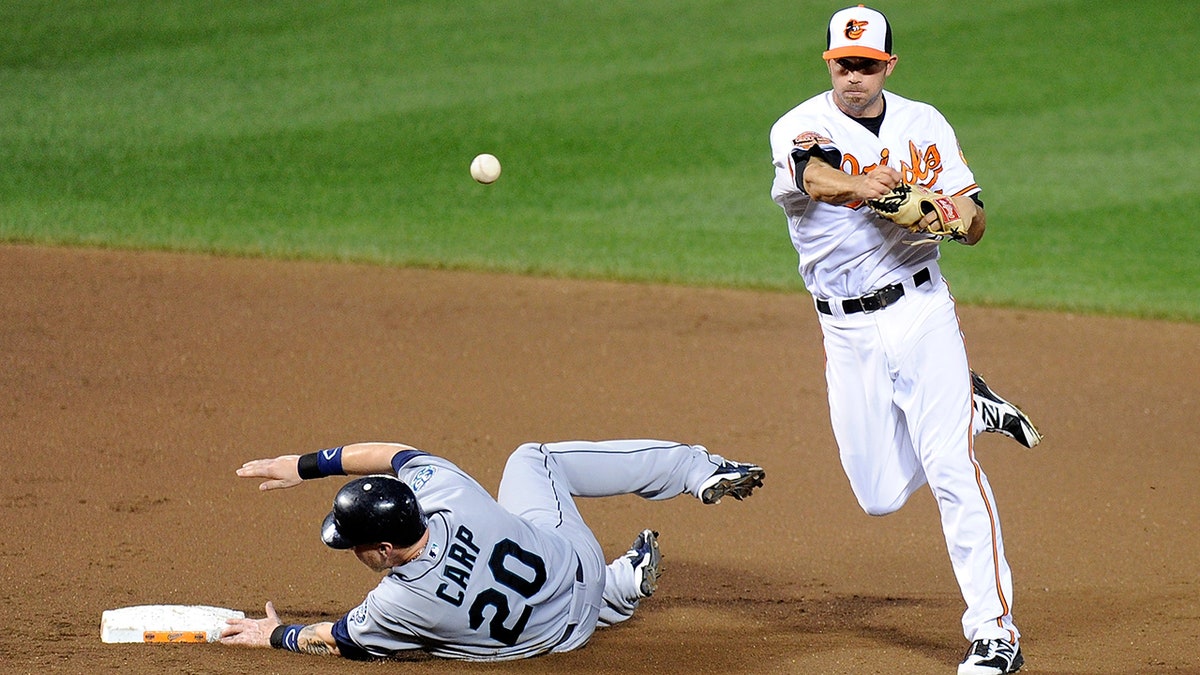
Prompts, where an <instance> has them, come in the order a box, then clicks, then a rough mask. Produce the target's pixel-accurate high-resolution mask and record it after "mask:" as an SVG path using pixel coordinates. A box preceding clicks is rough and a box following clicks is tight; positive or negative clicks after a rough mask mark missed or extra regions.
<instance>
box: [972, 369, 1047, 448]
mask: <svg viewBox="0 0 1200 675" xmlns="http://www.w3.org/2000/svg"><path fill="white" fill-rule="evenodd" d="M971 389H972V393H973V396H972V403H973V404H974V408H975V417H974V418H973V419H972V422H971V429H972V431H974V433H975V435H976V436H978V435H979V434H981V433H983V432H985V431H990V432H992V433H997V434H1001V435H1003V436H1008V437H1009V438H1011V439H1013V440H1014V441H1016V442H1018V443H1020V444H1021V445H1023V446H1025V447H1027V448H1032V447H1034V446H1036V445H1037V444H1038V443H1041V442H1042V434H1041V432H1040V431H1038V430H1037V427H1035V426H1033V420H1031V419H1029V415H1026V414H1025V412H1024V411H1023V410H1021V409H1020V408H1018V407H1017V406H1016V404H1014V403H1011V402H1009V401H1008V400H1006V399H1005V398H1003V397H1002V396H1000V395H999V394H997V393H996V392H995V391H993V390H992V388H991V387H990V386H988V383H987V382H986V381H985V380H984V379H983V376H981V375H980V374H979V373H976V372H975V371H971Z"/></svg>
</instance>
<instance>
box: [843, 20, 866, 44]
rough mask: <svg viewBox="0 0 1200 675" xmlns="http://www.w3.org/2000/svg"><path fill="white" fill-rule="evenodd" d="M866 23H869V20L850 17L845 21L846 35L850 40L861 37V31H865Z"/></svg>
mask: <svg viewBox="0 0 1200 675" xmlns="http://www.w3.org/2000/svg"><path fill="white" fill-rule="evenodd" d="M868 23H870V22H869V21H858V20H856V19H850V20H849V21H847V22H846V37H847V38H849V39H851V40H857V39H859V38H861V37H862V36H863V33H865V32H867V24H868Z"/></svg>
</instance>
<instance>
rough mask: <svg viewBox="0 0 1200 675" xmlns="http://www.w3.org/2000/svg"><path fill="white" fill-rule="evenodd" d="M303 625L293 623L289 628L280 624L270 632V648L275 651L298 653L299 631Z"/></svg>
mask: <svg viewBox="0 0 1200 675" xmlns="http://www.w3.org/2000/svg"><path fill="white" fill-rule="evenodd" d="M302 628H304V626H303V625H301V624H298V623H295V624H292V625H290V626H285V625H283V624H280V625H278V626H276V627H275V630H273V631H271V646H272V647H274V648H275V649H286V650H288V651H289V652H299V651H300V630H301V629H302Z"/></svg>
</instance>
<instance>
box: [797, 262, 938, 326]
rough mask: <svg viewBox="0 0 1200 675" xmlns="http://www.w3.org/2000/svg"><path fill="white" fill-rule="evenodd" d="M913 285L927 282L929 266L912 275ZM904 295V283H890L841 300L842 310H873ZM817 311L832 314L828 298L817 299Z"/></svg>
mask: <svg viewBox="0 0 1200 675" xmlns="http://www.w3.org/2000/svg"><path fill="white" fill-rule="evenodd" d="M912 279H913V285H914V286H920V285H922V284H927V283H929V281H930V279H931V277H930V274H929V268H928V267H925V268H922V269H921V271H920V272H917V273H916V274H914V275H913V277H912ZM903 297H904V285H903V284H892V285H891V286H884V287H883V288H881V289H879V290H877V291H875V292H873V293H867V294H866V295H864V296H862V297H861V298H851V299H850V300H843V301H842V311H843V312H844V313H846V314H857V313H858V312H874V311H877V310H880V309H883V308H884V307H887V306H888V305H891V304H893V303H895V302H896V301H897V300H899V299H900V298H903ZM817 311H818V312H820V313H822V314H829V315H832V314H833V310H832V309H831V308H830V307H829V301H828V300H817Z"/></svg>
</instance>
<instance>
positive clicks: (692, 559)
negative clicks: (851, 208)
mask: <svg viewBox="0 0 1200 675" xmlns="http://www.w3.org/2000/svg"><path fill="white" fill-rule="evenodd" d="M0 278H2V279H3V281H2V285H0V288H3V294H2V296H0V303H2V304H0V308H2V314H0V317H2V318H0V341H2V342H0V344H3V349H2V351H0V354H2V356H3V375H2V377H3V383H4V386H3V398H2V400H0V429H2V430H3V438H4V443H5V451H6V461H5V463H4V464H5V468H4V473H5V478H4V480H3V481H2V482H0V486H2V487H0V513H3V517H4V529H5V534H4V537H3V538H2V539H0V568H2V569H3V580H4V586H3V591H2V596H0V597H2V598H3V603H2V607H3V617H2V621H3V625H4V626H5V629H4V631H3V632H2V633H0V670H3V671H5V672H20V673H40V672H47V671H57V672H78V673H83V672H97V671H119V672H123V673H134V674H142V673H163V672H180V673H218V672H220V673H224V672H258V673H276V672H287V673H301V674H304V673H383V672H400V671H401V670H403V671H404V672H408V673H414V672H415V673H449V672H488V673H507V672H512V673H517V672H520V673H564V672H566V673H605V672H639V673H655V674H657V675H669V674H672V673H680V674H684V673H686V674H688V675H694V674H695V673H885V672H886V673H895V672H906V673H908V672H911V673H948V672H953V666H954V664H955V663H956V662H957V661H958V659H959V658H960V655H961V653H962V651H963V650H964V649H965V648H966V642H965V640H964V639H963V637H962V635H961V632H960V627H959V616H960V614H961V612H962V601H961V599H960V597H959V595H958V591H957V586H956V585H955V582H954V578H953V575H952V572H951V569H950V564H949V560H948V557H947V553H946V548H945V544H944V541H943V539H942V536H941V531H940V527H939V525H938V521H937V517H936V510H935V505H934V503H933V500H932V498H931V497H930V495H929V493H928V492H927V491H925V492H922V493H920V494H919V495H918V496H917V497H915V498H914V499H913V500H912V501H911V502H910V503H909V504H908V505H907V506H906V507H905V508H904V509H902V510H901V511H900V512H899V513H896V514H894V515H891V516H888V517H885V518H872V517H869V516H867V515H865V514H864V513H863V512H862V511H861V510H860V509H859V508H858V506H857V504H856V502H855V501H854V497H853V495H852V494H851V492H850V488H849V486H848V484H847V481H846V479H845V477H844V476H843V474H842V471H841V467H840V465H839V464H838V458H837V449H836V447H835V445H834V442H833V438H832V433H831V431H830V428H829V421H828V408H827V404H826V401H825V383H824V376H823V373H822V369H823V365H824V357H823V352H822V348H821V339H820V330H819V328H818V326H817V321H816V317H815V314H814V312H813V309H812V305H811V301H810V299H809V297H808V296H807V295H804V294H785V293H755V292H743V291H731V290H708V289H694V288H681V287H662V286H649V285H638V284H621V283H603V282H583V281H570V280H560V279H546V278H525V277H519V276H504V275H490V274H476V273H464V272H452V271H424V270H405V269H386V268H379V267H370V266H359V265H326V264H315V263H301V262H269V261H262V260H245V259H223V258H214V257H207V256H197V255H174V254H164V253H128V252H113V251H98V250H75V249H54V248H41V247H31V246H3V247H0ZM952 281H953V280H952ZM960 314H961V317H962V325H963V330H964V333H965V335H966V337H967V348H968V351H969V354H970V355H971V360H972V366H973V367H974V368H975V369H977V370H979V371H980V372H982V373H983V374H984V375H985V376H986V377H987V378H988V382H989V383H990V384H992V385H993V387H994V388H995V389H996V390H997V391H998V392H1000V393H1001V394H1002V395H1005V396H1007V397H1009V398H1010V399H1012V400H1014V401H1016V402H1018V403H1020V404H1021V405H1022V407H1023V408H1025V410H1026V411H1027V412H1029V414H1030V415H1031V416H1032V417H1033V418H1034V419H1035V421H1036V422H1037V423H1038V425H1039V427H1040V428H1041V430H1042V431H1043V432H1044V433H1045V434H1046V440H1045V441H1044V442H1043V443H1042V445H1041V446H1039V447H1038V448H1037V449H1035V450H1032V451H1031V450H1026V449H1024V448H1021V447H1019V446H1018V445H1016V444H1015V443H1013V442H1012V441H1010V440H1008V439H1005V438H1003V437H1001V436H998V435H995V434H985V435H984V436H982V437H980V438H979V439H978V441H977V444H976V450H977V455H978V457H979V459H980V462H981V464H982V465H983V467H984V469H985V470H986V471H987V473H988V476H989V478H990V479H991V483H992V486H993V488H994V490H995V493H996V497H997V500H998V502H999V507H1000V515H1001V519H1002V522H1003V526H1004V539H1005V544H1006V547H1007V550H1008V558H1009V562H1010V563H1011V565H1012V567H1013V571H1014V578H1015V589H1016V599H1015V614H1016V619H1017V622H1018V625H1020V627H1021V629H1022V631H1023V632H1024V639H1023V648H1024V651H1025V655H1026V659H1027V665H1026V668H1025V671H1023V672H1028V673H1158V672H1162V673H1168V672H1169V673H1178V672H1200V651H1197V648H1196V645H1197V643H1198V641H1200V585H1198V583H1197V562H1198V561H1200V537H1197V520H1198V516H1200V496H1198V495H1197V487H1196V486H1197V484H1198V483H1200V460H1198V459H1197V450H1198V446H1200V433H1198V432H1197V419H1196V418H1197V407H1198V406H1200V383H1198V379H1197V375H1198V374H1200V368H1198V367H1197V365H1196V358H1197V355H1198V354H1200V349H1198V347H1200V325H1195V324H1179V323H1167V322H1154V321H1138V320H1132V319H1123V318H1098V317H1088V316H1078V315H1064V314H1055V313H1044V312H1032V311H1012V310H997V309H986V308H976V307H962V308H960ZM625 437H654V438H666V439H671V440H679V441H686V442H690V443H697V444H702V445H705V446H707V447H709V448H710V449H711V450H713V451H714V452H718V453H721V454H725V455H727V456H729V457H732V458H735V459H740V460H746V461H754V462H757V463H760V464H762V465H763V466H764V467H765V468H766V470H767V479H766V485H765V487H764V488H763V489H762V490H761V491H760V492H759V493H757V494H756V495H755V496H754V497H753V498H752V499H750V500H747V501H745V502H740V503H739V502H733V501H731V500H726V502H725V503H722V504H720V505H718V506H715V507H709V506H703V505H702V504H700V502H699V501H698V500H694V499H688V498H679V499H675V500H672V501H668V502H662V503H650V502H645V501H642V500H639V499H637V498H635V497H620V498H614V499H607V500H590V501H585V502H583V504H582V508H583V511H584V513H585V515H586V516H587V517H588V519H589V522H590V523H591V525H592V527H593V529H594V530H595V532H596V534H597V537H598V538H599V540H600V542H601V543H602V544H603V545H604V547H605V551H606V553H608V554H609V556H610V557H613V556H616V555H618V554H620V553H621V552H623V551H624V549H625V548H626V547H627V546H628V545H629V542H630V541H632V539H633V537H634V536H635V535H636V534H637V532H638V531H639V530H641V529H642V528H645V527H653V528H655V529H657V530H658V531H659V532H660V533H661V542H662V547H663V553H664V556H665V562H666V568H667V571H666V574H665V576H664V578H663V580H662V583H661V585H660V587H659V591H658V593H656V594H655V596H654V597H653V598H651V599H649V600H647V601H645V602H644V603H643V605H642V607H641V609H640V610H639V612H638V614H637V616H635V617H634V618H633V619H632V620H631V621H629V622H626V623H625V624H623V625H620V626H618V627H615V628H611V629H606V630H601V631H598V632H597V633H596V635H595V636H594V637H593V639H592V641H591V643H590V644H589V645H588V646H587V647H586V648H584V649H582V650H580V651H577V652H573V653H569V654H561V655H552V656H545V657H540V658H537V659H532V660H528V661H523V662H510V663H503V664H493V665H478V664H476V665H472V664H464V663H458V662H449V661H440V660H434V659H427V658H414V659H407V660H406V661H407V662H405V663H395V662H391V663H389V662H383V663H367V664H361V663H353V662H346V661H340V660H335V659H331V658H320V657H309V656H301V655H296V654H290V653H284V652H279V651H272V650H251V649H244V648H243V649H239V648H232V647H224V646H221V645H106V644H103V643H101V642H100V639H99V622H100V615H101V612H102V611H103V610H105V609H111V608H115V607H121V606H126V605H134V604H144V603H162V604H209V605H218V606H225V607H231V608H235V609H241V610H243V611H245V612H247V613H248V614H251V615H255V616H261V614H262V611H263V604H264V602H265V601H266V600H268V599H270V600H273V601H274V602H275V604H276V606H277V607H278V608H279V610H280V613H281V615H282V617H283V619H284V620H285V621H286V622H289V623H300V622H311V621H318V620H334V619H336V618H338V617H340V616H341V614H342V613H344V612H345V611H346V610H348V609H349V608H351V607H353V606H354V605H355V604H357V603H358V602H359V600H360V599H361V597H362V596H363V595H364V594H365V593H366V592H367V591H368V590H369V589H370V588H372V587H373V586H374V585H375V583H376V581H377V577H376V576H375V575H373V574H372V573H371V572H370V571H369V570H367V569H366V568H365V567H363V566H361V565H360V564H359V563H358V562H357V561H355V560H354V559H353V557H352V556H351V555H350V554H348V553H345V552H335V551H332V550H329V549H327V548H325V547H324V546H323V545H322V544H321V542H320V539H319V537H318V525H319V523H320V520H321V518H322V517H323V516H324V514H325V513H326V511H327V510H328V506H329V503H330V499H331V498H332V495H333V493H334V492H335V491H336V488H337V487H338V486H339V485H340V481H338V480H336V479H327V480H325V481H319V482H314V483H312V484H305V485H302V486H300V487H297V488H295V489H293V490H287V491H282V492H271V493H266V494H264V493H260V492H259V491H258V490H257V489H256V482H254V481H251V480H247V479H239V478H237V477H236V476H235V475H234V469H235V468H237V467H238V466H239V465H240V464H241V463H242V462H243V461H245V460H247V459H251V458H255V457H263V456H274V455H278V454H284V453H303V452H310V451H313V450H316V449H319V448H324V447H330V446H334V445H341V444H344V443H349V442H353V441H360V440H389V441H402V442H406V443H410V444H413V445H416V446H418V447H421V448H423V449H425V450H428V451H430V452H433V453H437V454H441V455H444V456H446V457H448V458H450V459H451V460H453V461H455V462H457V463H458V464H459V465H460V466H462V467H463V468H464V469H466V470H468V471H470V472H471V473H472V474H474V475H475V477H476V478H478V479H479V480H480V482H481V483H482V484H483V485H484V486H485V487H487V488H488V489H489V490H492V491H493V492H494V490H495V487H496V485H497V483H498V481H499V477H500V471H501V469H502V467H503V462H504V459H505V458H506V457H507V455H508V453H509V452H510V451H511V450H512V449H513V448H515V447H516V446H517V445H518V444H520V443H522V442H525V441H531V440H538V441H550V440H561V439H569V438H625Z"/></svg>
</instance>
